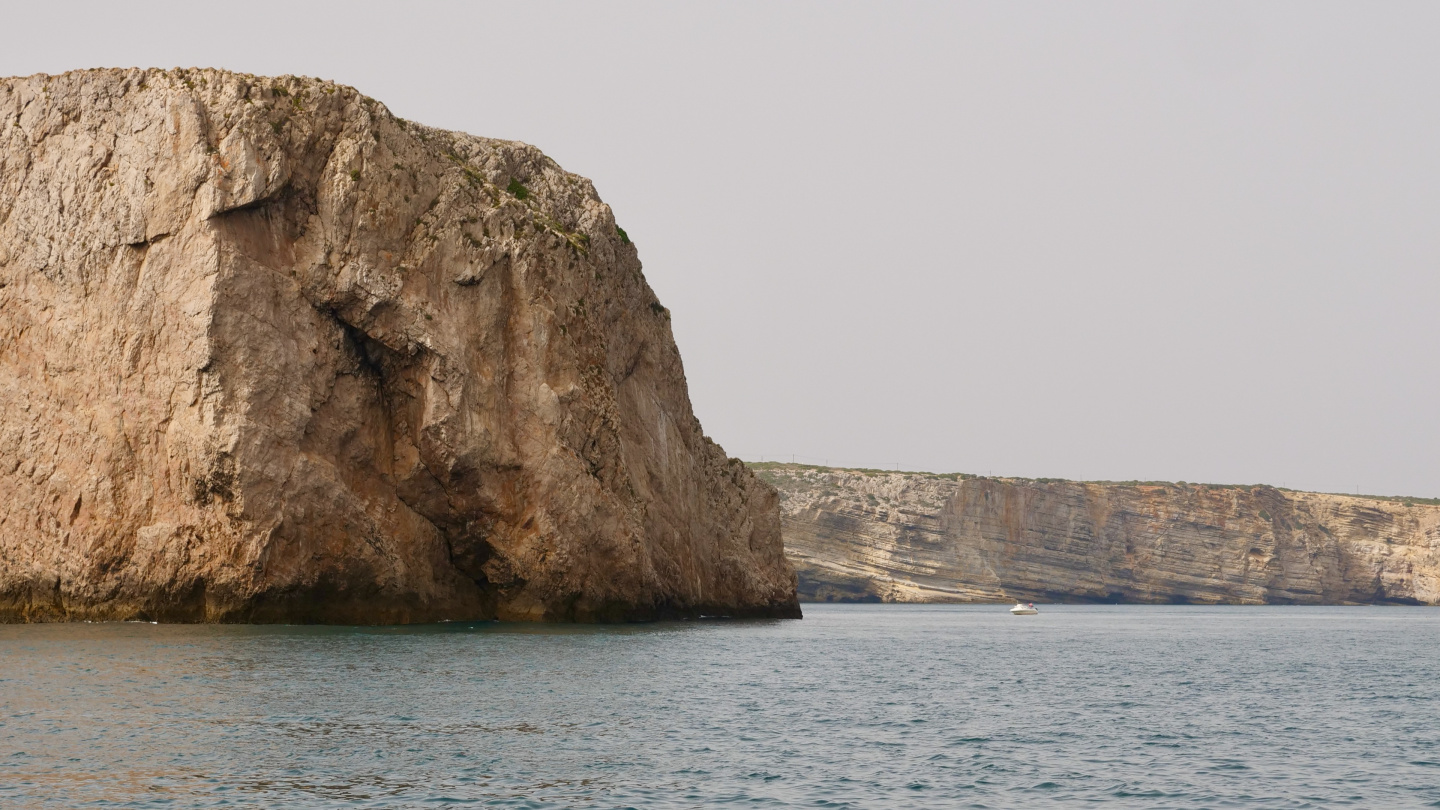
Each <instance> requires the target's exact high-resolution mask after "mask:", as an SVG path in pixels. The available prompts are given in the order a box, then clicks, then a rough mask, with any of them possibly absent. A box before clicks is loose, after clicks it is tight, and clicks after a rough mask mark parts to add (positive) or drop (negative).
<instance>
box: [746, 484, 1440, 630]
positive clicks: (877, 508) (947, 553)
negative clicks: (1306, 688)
mask: <svg viewBox="0 0 1440 810" xmlns="http://www.w3.org/2000/svg"><path fill="white" fill-rule="evenodd" d="M758 466H759V470H758V473H759V474H760V476H761V477H762V478H764V479H765V480H767V481H769V482H770V483H772V484H774V485H775V486H776V488H777V489H779V490H780V497H781V515H782V520H783V523H784V529H783V531H784V534H785V546H786V553H787V554H788V555H789V556H790V558H791V562H793V563H794V565H795V567H796V570H797V571H798V572H799V576H800V592H801V598H802V599H805V600H811V601H832V600H839V601H853V600H859V601H886V602H994V601H1002V600H1009V599H1027V600H1040V599H1043V600H1055V601H1071V602H1151V603H1186V602H1194V603H1211V604H1214V603H1235V604H1267V603H1280V604H1379V603H1399V604H1427V605H1434V604H1440V505H1436V504H1435V503H1433V502H1423V501H1422V502H1416V501H1415V500H1414V499H1408V500H1407V499H1382V498H1364V497H1352V496H1345V495H1323V494H1318V493H1310V492H1293V491H1288V490H1280V489H1275V488H1273V487H1266V486H1255V487H1219V486H1201V485H1190V484H1160V483H1155V484H1115V483H1108V482H1073V481H1033V480H1022V479H996V478H976V477H969V476H959V475H933V474H926V473H887V472H878V471H857V470H839V469H816V468H806V467H803V466H795V465H775V464H769V465H758Z"/></svg>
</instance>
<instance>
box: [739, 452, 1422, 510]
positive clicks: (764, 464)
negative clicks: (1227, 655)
mask: <svg viewBox="0 0 1440 810" xmlns="http://www.w3.org/2000/svg"><path fill="white" fill-rule="evenodd" d="M745 465H746V466H747V467H749V468H750V469H752V470H755V471H756V473H757V474H759V475H760V477H761V478H762V479H764V480H765V481H767V482H769V483H771V484H773V483H775V482H774V481H773V480H771V478H772V475H773V473H774V472H777V471H781V470H796V471H800V470H807V471H812V472H821V473H831V472H835V473H859V474H861V475H868V476H875V475H903V476H915V477H920V478H929V479H933V480H939V479H944V480H949V481H964V480H967V479H971V478H978V479H983V480H991V481H1003V482H1006V483H1010V484H1095V485H1098V486H1107V487H1170V488H1175V489H1184V488H1191V487H1193V488H1196V489H1256V488H1266V489H1274V490H1278V491H1280V492H1303V491H1304V490H1297V489H1288V488H1286V487H1275V486H1270V485H1269V484H1198V483H1191V482H1186V481H1075V480H1072V479H1069V478H1024V477H1020V476H1003V475H975V474H973V473H958V472H957V473H936V472H928V471H925V470H879V469H875V468H873V467H826V466H823V465H819V464H793V463H789V462H783V461H747V462H745ZM766 473H771V474H772V475H766ZM1314 494H1317V495H1337V496H1340V497H1343V498H1360V499H1368V500H1375V501H1391V502H1394V503H1403V504H1406V505H1407V506H1408V505H1413V504H1424V505H1427V506H1440V498H1421V497H1416V496H1410V495H1357V494H1354V493H1349V492H1318V493H1314Z"/></svg>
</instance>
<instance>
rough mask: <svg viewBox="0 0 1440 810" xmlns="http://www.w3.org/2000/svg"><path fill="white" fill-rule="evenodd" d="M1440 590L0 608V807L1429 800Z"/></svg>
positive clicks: (1437, 797) (1435, 799)
mask: <svg viewBox="0 0 1440 810" xmlns="http://www.w3.org/2000/svg"><path fill="white" fill-rule="evenodd" d="M1437 641H1440V612H1437V611H1434V610H1427V609H1423V608H1384V609H1381V608H1288V607H1287V608H1202V607H1173V608H1171V607H1098V606H1097V607H1068V608H1062V607H1055V608H1049V609H1046V610H1045V611H1044V612H1043V613H1042V614H1041V616H1039V617H1034V618H1025V619H1019V618H1016V617H1012V616H1009V615H1008V614H1006V613H1004V610H1003V608H1001V609H999V610H998V611H997V609H996V608H993V607H992V608H981V607H903V606H813V607H811V608H809V609H808V610H807V618H806V619H805V620H804V621H801V622H758V623H744V622H725V623H719V622H715V623H710V622H699V623H682V624H660V625H643V626H626V627H609V628H596V627H557V626H545V627H529V626H515V625H496V624H475V625H467V624H454V625H443V626H427V627H411V628H316V627H193V626H166V625H149V624H110V625H106V624H95V625H60V626H55V625H51V626H23V627H22V626H4V627H0V807H5V808H10V807H17V808H32V807H33V808H72V807H96V808H149V807H187V808H188V807H200V808H211V807H216V808H218V807H255V806H266V807H287V808H290V807H294V808H332V807H334V808H338V807H361V808H368V807H375V808H379V807H384V808H410V807H414V808H420V807H435V806H447V805H478V806H485V807H516V808H559V807H597V808H598V807H695V806H715V805H745V806H747V807H791V806H804V807H829V808H870V807H880V806H897V807H973V808H1010V807H1017V806H1023V807H1027V808H1053V807H1072V806H1074V805H1077V804H1095V803H1099V804H1104V805H1106V806H1114V807H1144V808H1200V807H1206V808H1210V807H1217V808H1218V807H1264V808H1302V807H1305V808H1317V807H1370V806H1378V805H1380V804H1382V803H1383V804H1387V805H1393V806H1404V807H1413V806H1431V807H1440V784H1437V783H1440V779H1437V773H1440V700H1437V698H1440V682H1437V680H1436V679H1433V678H1430V677H1429V674H1430V673H1433V672H1435V671H1437V669H1440V666H1437V665H1440V644H1437V643H1436V642H1437Z"/></svg>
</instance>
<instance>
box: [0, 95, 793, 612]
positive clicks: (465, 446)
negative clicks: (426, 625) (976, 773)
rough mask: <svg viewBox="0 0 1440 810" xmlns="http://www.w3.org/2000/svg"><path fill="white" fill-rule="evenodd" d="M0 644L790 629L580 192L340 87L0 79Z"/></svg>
mask: <svg viewBox="0 0 1440 810" xmlns="http://www.w3.org/2000/svg"><path fill="white" fill-rule="evenodd" d="M0 493H3V499H0V619H4V620H41V619H108V618H130V617H141V618H153V619H160V620H181V621H202V620H203V621H342V622H411V621H426V620H439V619H466V618H479V617H500V618H513V619H559V620H571V619H573V620H597V619H646V618H655V617H663V616H685V615H696V614H703V613H723V614H727V615H762V616H798V614H799V608H798V606H797V604H796V601H795V589H794V588H795V586H794V581H795V580H794V574H793V572H792V571H791V569H790V567H789V565H788V564H787V563H786V561H785V558H784V556H783V553H782V549H781V543H780V531H779V517H778V513H777V506H776V496H775V493H774V492H773V491H772V490H771V489H770V487H768V486H766V485H764V484H763V483H760V482H757V481H756V480H755V479H754V478H753V476H752V475H751V474H750V472H749V471H748V470H747V469H746V468H745V467H744V465H743V464H741V463H740V462H739V461H737V460H734V459H727V458H726V456H725V454H724V453H723V452H722V451H721V449H720V448H719V447H718V446H716V445H715V444H714V443H713V442H711V441H710V440H709V439H708V438H706V437H705V436H704V435H703V434H702V432H701V429H700V425H699V423H698V422H697V421H696V419H695V417H694V416H693V414H692V412H691V409H690V404H689V399H688V393H687V390H686V385H685V379H684V374H683V370H682V367H681V363H680V356H679V353H678V352H677V350H676V347H675V343H674V340H673V338H672V336H671V333H670V328H669V313H668V311H667V310H665V308H664V307H662V306H661V305H660V304H659V303H658V302H657V301H656V299H655V295H654V293H653V292H652V291H651V290H650V288H649V286H648V285H647V284H646V283H645V280H644V278H643V276H642V275H641V271H640V262H639V259H638V258H637V255H636V251H635V248H634V247H633V246H632V245H631V244H630V243H629V240H628V239H627V238H626V237H625V235H624V232H623V231H621V230H620V229H619V228H617V226H616V223H615V220H614V217H613V215H612V213H611V210H610V208H609V206H607V205H605V204H604V203H603V202H601V201H600V198H599V197H598V196H597V195H596V193H595V190H594V188H593V187H592V186H591V184H590V182H589V181H587V180H585V179H584V178H581V177H577V176H575V175H572V174H568V173H566V172H565V171H563V170H561V169H560V167H559V166H557V165H556V164H555V163H554V161H552V160H550V159H549V158H547V157H545V156H544V155H543V154H541V153H540V152H539V151H538V150H536V149H535V148H533V147H530V146H527V145H525V144H521V143H516V142H508V141H499V140H490V139H486V138H478V137H472V136H469V135H464V134H460V133H454V132H446V131H441V130H436V129H431V128H428V127H424V126H420V125H417V124H414V123H410V122H407V121H403V120H400V119H398V118H396V117H395V116H393V115H391V114H390V113H389V112H388V111H387V110H386V109H385V107H384V106H382V105H381V104H379V103H377V102H375V101H374V100H372V99H369V98H366V97H364V96H362V95H360V94H358V93H356V92H355V91H354V90H352V89H350V88H347V87H343V86H339V85H335V84H332V83H329V82H324V81H317V80H312V79H303V78H295V77H283V78H278V79H270V78H261V77H254V76H245V75H238V74H232V73H227V72H223V71H216V70H190V71H156V70H149V71H146V70H96V71H79V72H74V73H67V74H64V75H61V76H32V77H29V78H22V79H0Z"/></svg>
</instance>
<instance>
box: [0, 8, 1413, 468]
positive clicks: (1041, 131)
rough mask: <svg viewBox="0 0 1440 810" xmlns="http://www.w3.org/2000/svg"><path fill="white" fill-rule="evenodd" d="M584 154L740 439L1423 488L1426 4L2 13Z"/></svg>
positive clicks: (924, 458) (96, 60) (746, 446)
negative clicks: (355, 91) (322, 83)
mask: <svg viewBox="0 0 1440 810" xmlns="http://www.w3.org/2000/svg"><path fill="white" fill-rule="evenodd" d="M0 29H3V31H4V40H5V46H4V48H3V49H0V75H26V74H31V73H36V72H48V73H58V72H61V71H65V70H69V69H73V68H81V67H96V66H132V65H138V66H157V67H174V66H184V67H190V66H214V67H224V68H229V69H232V70H240V71H246V72H252V73H263V74H280V73H297V74H305V75H311V76H321V77H326V78H331V79H335V80H337V81H341V82H344V83H347V84H351V85H354V86H355V87H357V88H359V89H360V90H361V91H363V92H365V93H367V94H369V95H371V96H374V97H376V98H378V99H380V100H381V101H383V102H385V104H387V105H388V106H389V107H390V109H392V110H393V111H394V112H395V113H396V114H398V115H401V116H404V117H406V118H411V119H414V120H417V121H421V122H424V123H426V124H430V125H433V126H442V127H447V128H451V129H459V130H465V131H468V132H473V133H476V134H481V135H488V136H493V137H502V138H515V139H519V140H523V141H527V142H530V143H533V144H536V145H537V146H539V147H541V148H542V149H544V150H545V151H546V152H547V153H548V154H550V155H551V156H552V157H554V158H555V159H556V160H558V161H559V162H560V163H561V165H563V166H565V167H566V168H567V169H569V170H571V171H574V172H578V173H581V174H584V175H586V176H588V177H591V178H592V179H594V181H595V184H596V186H597V187H598V189H599V190H600V194H601V196H603V197H604V198H605V200H606V201H607V202H609V203H610V204H611V205H612V206H613V207H614V208H615V211H616V215H617V218H618V219H619V221H620V223H621V224H622V225H623V226H624V227H625V229H626V230H627V231H628V232H629V234H630V235H631V237H632V238H634V240H635V241H636V243H637V244H638V246H639V248H640V255H641V258H642V260H643V261H644V262H645V272H646V275H647V276H648V277H649V279H650V283H651V284H652V285H653V286H654V287H655V289H656V291H657V292H658V293H659V295H660V298H661V300H662V301H663V302H664V303H665V304H666V305H667V306H669V307H670V309H671V311H672V312H673V315H674V320H673V324H674V328H675V335H676V339H677V340H678V341H679V344H680V350H681V353H682V355H683V356H684V358H685V364H686V370H687V373H688V375H689V379H690V390H691V396H692V399H693V400H694V403H695V409H696V412H697V413H698V415H699V416H700V419H701V421H702V422H703V423H704V425H705V428H706V431H707V432H708V433H709V434H710V435H711V436H713V437H714V438H715V439H716V440H717V441H719V442H720V443H721V444H722V445H724V446H725V447H726V449H727V450H729V451H730V453H731V454H732V455H739V456H741V457H742V458H746V459H752V460H753V459H757V458H759V457H760V456H762V455H763V456H765V457H766V458H776V457H779V456H782V455H783V456H785V457H787V458H788V456H789V454H792V453H794V454H798V457H799V459H800V460H802V461H807V460H808V461H814V462H817V463H818V462H821V461H828V462H829V463H832V464H848V465H860V466H877V467H878V466H894V465H896V464H899V465H900V466H902V467H904V468H906V469H933V470H942V471H966V472H979V473H987V472H992V471H993V472H994V473H995V474H1010V475H1029V476H1053V477H1068V478H1081V477H1084V478H1109V479H1129V478H1142V479H1152V478H1154V479H1171V480H1189V481H1207V482H1224V483H1251V482H1268V483H1275V484H1284V485H1287V486H1290V487H1295V488H1306V489H1319V490H1328V491H1352V492H1353V491H1355V489H1356V488H1357V487H1359V488H1361V489H1363V490H1364V491H1366V492H1368V493H1391V494H1415V495H1426V496H1431V497H1434V496H1440V419H1437V410H1440V409H1437V404H1440V363H1437V355H1440V317H1437V309H1440V87H1437V83H1440V47H1437V46H1436V42H1437V41H1440V3H1434V2H1424V3H1375V2H1365V3H1339V4H1337V3H1321V2H1300V3H1253V2H1242V3H1224V2H1197V3H1184V2H1173V3H1152V2H1143V3H1142V2H1135V3H1099V2H1089V3H1074V2H1059V3H1039V2H1032V3H1014V2H1000V3H961V2H946V3H933V4H929V3H894V2H888V3H878V2H877V3H869V4H861V3H842V2H813V3H806V2H787V3H775V2H755V3H735V2H727V3H712V4H701V3H514V2H506V3H416V2H403V3H402V2H389V3H374V2H348V3H334V4H319V3H303V2H284V3H272V2H245V3H215V4H210V3H195V2H185V3H153V2H151V3H147V2H133V3H123V4H122V3H113V2H111V3H103V4H100V3H97V4H94V5H76V4H70V5H67V4H63V3H23V4H22V3H12V4H6V6H5V7H4V9H3V15H0Z"/></svg>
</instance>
